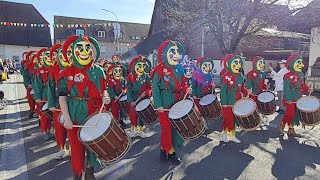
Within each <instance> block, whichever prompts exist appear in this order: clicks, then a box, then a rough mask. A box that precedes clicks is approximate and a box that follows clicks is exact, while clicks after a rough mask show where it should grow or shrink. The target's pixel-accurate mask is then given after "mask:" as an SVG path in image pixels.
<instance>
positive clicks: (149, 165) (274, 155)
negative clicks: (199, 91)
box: [0, 75, 320, 180]
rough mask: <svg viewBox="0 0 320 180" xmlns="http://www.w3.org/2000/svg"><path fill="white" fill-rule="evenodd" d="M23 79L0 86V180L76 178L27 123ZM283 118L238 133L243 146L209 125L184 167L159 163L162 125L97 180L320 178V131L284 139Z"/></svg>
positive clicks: (189, 148) (186, 150)
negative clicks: (2, 104) (0, 105)
mask: <svg viewBox="0 0 320 180" xmlns="http://www.w3.org/2000/svg"><path fill="white" fill-rule="evenodd" d="M21 81H22V78H21V76H16V75H14V76H12V79H10V80H9V81H7V82H5V83H4V84H1V85H0V89H1V90H4V91H5V93H6V97H7V99H9V100H10V104H9V106H7V107H6V108H5V109H3V110H0V132H1V133H0V148H1V151H0V159H1V162H0V179H30V180H34V179H35V180H37V179H45V180H51V179H52V180H56V179H71V177H72V172H71V168H70V161H69V160H70V159H69V158H66V159H64V160H62V161H56V160H54V159H53V158H54V156H55V153H56V152H57V148H56V147H55V141H54V140H53V139H52V140H51V141H49V142H45V141H44V140H43V139H42V137H41V133H40V128H39V127H38V122H37V120H36V119H32V120H30V119H28V118H27V116H28V105H27V103H26V99H25V98H24V96H25V89H24V87H23V85H22V84H21ZM281 116H282V115H278V114H274V115H272V116H269V119H270V120H271V122H270V126H268V127H265V129H264V130H256V131H253V132H242V131H240V132H238V133H237V136H238V138H239V139H240V140H241V141H242V143H241V144H235V143H220V142H219V130H220V125H221V119H218V120H216V121H212V122H210V124H209V128H210V130H209V135H208V136H207V137H200V138H199V139H197V140H193V141H190V142H189V143H188V144H187V145H186V146H185V147H183V148H181V149H179V150H178V154H179V155H180V156H181V158H182V163H181V164H180V165H179V166H175V165H173V164H171V163H162V162H160V160H159V140H160V134H159V130H160V126H159V124H156V125H155V126H153V127H152V128H150V129H148V130H147V131H146V132H147V136H148V138H146V139H139V138H135V139H133V143H132V147H131V149H130V150H129V152H128V153H127V155H126V156H125V157H124V158H123V159H122V160H121V161H119V162H118V163H116V164H113V165H110V166H109V167H107V168H104V169H98V170H97V172H96V177H97V178H98V179H112V180H113V179H130V180H135V179H136V180H144V179H146V180H153V179H192V180H193V179H252V180H257V179H259V180H269V179H320V166H319V165H320V148H319V147H318V144H319V143H320V139H319V138H320V136H319V135H320V128H319V126H317V127H315V128H314V129H313V130H308V131H307V130H304V129H302V128H301V127H299V128H297V132H299V133H301V134H302V135H303V137H302V138H289V139H287V138H283V137H279V136H278V133H277V130H276V129H275V127H276V126H277V125H278V123H279V121H280V119H281Z"/></svg>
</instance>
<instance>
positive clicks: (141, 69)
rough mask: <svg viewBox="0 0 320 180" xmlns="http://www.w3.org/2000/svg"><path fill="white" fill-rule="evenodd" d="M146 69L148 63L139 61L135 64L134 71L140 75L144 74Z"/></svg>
mask: <svg viewBox="0 0 320 180" xmlns="http://www.w3.org/2000/svg"><path fill="white" fill-rule="evenodd" d="M145 69H146V63H144V62H138V63H137V64H136V65H135V66H134V71H135V72H136V74H137V75H138V76H142V75H143V74H144V71H145Z"/></svg>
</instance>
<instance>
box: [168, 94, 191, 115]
mask: <svg viewBox="0 0 320 180" xmlns="http://www.w3.org/2000/svg"><path fill="white" fill-rule="evenodd" d="M182 103H183V104H182ZM181 105H182V106H181ZM192 108H193V102H192V101H191V100H190V99H185V100H181V101H179V102H177V103H176V104H174V105H173V106H172V107H171V108H170V110H169V118H170V119H173V120H174V119H179V118H182V117H183V116H185V115H187V114H188V113H189V112H190V111H191V110H192Z"/></svg>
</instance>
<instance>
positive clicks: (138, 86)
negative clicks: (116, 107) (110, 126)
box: [127, 55, 151, 127]
mask: <svg viewBox="0 0 320 180" xmlns="http://www.w3.org/2000/svg"><path fill="white" fill-rule="evenodd" d="M140 62H143V63H145V64H146V68H145V69H144V72H143V75H141V76H140V75H138V74H137V73H136V72H135V66H136V65H137V64H138V63H140ZM142 68H143V67H142ZM150 68H151V62H150V61H149V60H148V59H147V58H146V57H143V56H141V55H138V56H137V57H135V58H134V59H132V60H131V62H130V65H129V69H130V72H131V73H130V74H129V75H128V76H127V87H128V90H127V97H128V103H132V102H135V101H137V99H138V98H139V97H140V95H141V94H142V93H145V94H146V96H145V97H144V98H148V97H150V95H151V79H150V76H149V75H148V74H147V73H148V72H149V71H150ZM129 116H130V121H131V125H132V126H133V127H137V126H138V116H137V112H136V111H135V107H132V106H130V115H129ZM140 125H141V124H140Z"/></svg>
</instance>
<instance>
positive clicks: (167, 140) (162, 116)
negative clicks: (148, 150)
mask: <svg viewBox="0 0 320 180" xmlns="http://www.w3.org/2000/svg"><path fill="white" fill-rule="evenodd" d="M158 116H159V121H160V126H161V141H160V145H161V148H162V149H164V150H165V151H166V152H167V153H169V151H170V149H171V148H172V125H171V123H170V119H169V117H168V114H167V113H165V112H163V113H160V112H158Z"/></svg>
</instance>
